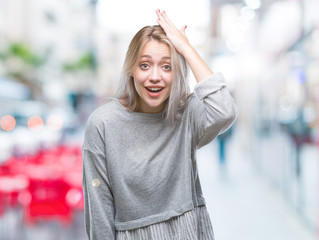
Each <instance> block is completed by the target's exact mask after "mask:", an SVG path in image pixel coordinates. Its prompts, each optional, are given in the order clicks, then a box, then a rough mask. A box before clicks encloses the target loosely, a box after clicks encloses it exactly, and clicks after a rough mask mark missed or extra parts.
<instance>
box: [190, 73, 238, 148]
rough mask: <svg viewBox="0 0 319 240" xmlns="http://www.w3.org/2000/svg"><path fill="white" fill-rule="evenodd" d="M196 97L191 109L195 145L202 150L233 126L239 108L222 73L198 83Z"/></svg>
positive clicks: (195, 90)
mask: <svg viewBox="0 0 319 240" xmlns="http://www.w3.org/2000/svg"><path fill="white" fill-rule="evenodd" d="M194 95H195V96H196V97H195V98H196V99H195V101H194V102H195V103H194V104H193V105H192V107H191V108H192V109H191V114H192V116H191V119H192V120H191V121H192V126H193V131H194V141H195V143H194V144H195V145H196V147H197V148H201V147H202V146H205V145H206V144H208V143H209V142H211V141H212V140H213V139H214V138H215V137H216V136H217V135H218V134H221V133H223V132H225V131H226V130H227V129H228V128H229V127H230V126H231V125H232V124H233V122H234V121H235V119H236V116H237V107H236V105H235V103H234V101H233V98H232V96H231V95H230V93H229V91H228V89H227V87H226V83H225V79H224V77H223V75H222V74H221V73H215V74H213V75H211V76H210V77H208V78H206V79H204V80H202V81H201V82H199V83H197V84H196V85H195V88H194Z"/></svg>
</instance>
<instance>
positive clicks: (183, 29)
mask: <svg viewBox="0 0 319 240" xmlns="http://www.w3.org/2000/svg"><path fill="white" fill-rule="evenodd" d="M186 28H187V25H184V26H183V27H182V28H181V29H180V30H179V31H180V32H181V33H182V34H184V35H186V32H185V30H186Z"/></svg>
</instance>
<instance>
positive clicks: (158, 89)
mask: <svg viewBox="0 0 319 240" xmlns="http://www.w3.org/2000/svg"><path fill="white" fill-rule="evenodd" d="M146 89H147V91H149V92H151V93H159V92H160V91H162V90H163V89H164V88H146Z"/></svg>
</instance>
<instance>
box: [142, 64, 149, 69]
mask: <svg viewBox="0 0 319 240" xmlns="http://www.w3.org/2000/svg"><path fill="white" fill-rule="evenodd" d="M140 67H141V69H147V68H148V64H146V63H142V64H140Z"/></svg>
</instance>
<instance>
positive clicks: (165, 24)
mask: <svg viewBox="0 0 319 240" xmlns="http://www.w3.org/2000/svg"><path fill="white" fill-rule="evenodd" d="M156 14H157V16H158V18H157V22H158V24H159V25H160V26H161V27H162V28H163V29H164V31H165V33H166V35H167V38H168V39H169V40H170V41H171V43H172V44H173V46H174V47H175V49H176V50H177V51H178V52H179V53H180V54H182V55H183V51H184V50H185V48H186V47H187V46H189V45H190V44H189V41H188V39H187V36H186V33H185V30H186V28H187V26H186V25H184V26H183V27H182V28H181V29H180V30H178V29H177V28H176V27H175V25H174V24H173V23H172V22H171V20H170V19H169V18H168V17H167V15H166V13H165V11H161V10H159V9H157V10H156Z"/></svg>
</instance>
